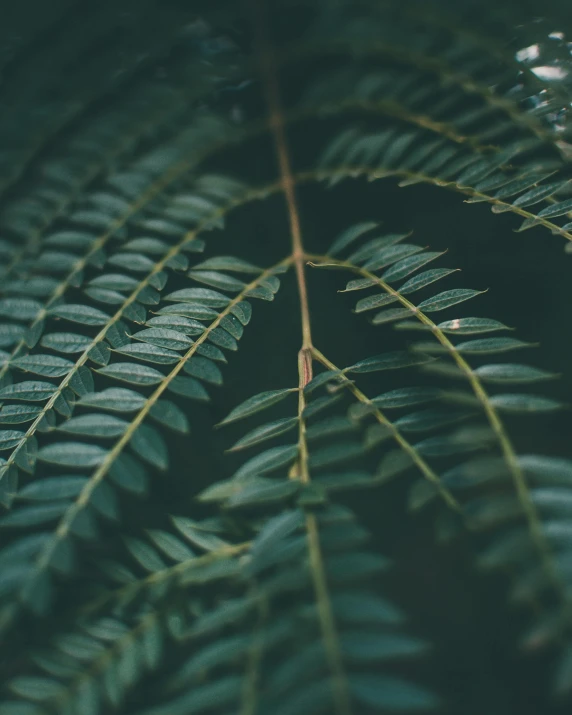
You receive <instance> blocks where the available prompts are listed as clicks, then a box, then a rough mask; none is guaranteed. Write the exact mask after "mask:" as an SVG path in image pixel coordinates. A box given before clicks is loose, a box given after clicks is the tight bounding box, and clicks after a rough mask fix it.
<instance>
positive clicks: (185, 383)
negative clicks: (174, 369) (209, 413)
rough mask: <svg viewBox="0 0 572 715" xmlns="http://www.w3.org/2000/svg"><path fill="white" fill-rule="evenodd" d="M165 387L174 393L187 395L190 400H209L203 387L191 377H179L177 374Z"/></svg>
mask: <svg viewBox="0 0 572 715" xmlns="http://www.w3.org/2000/svg"><path fill="white" fill-rule="evenodd" d="M167 389H168V390H169V391H170V392H173V393H174V394H175V395H181V396H182V397H188V398H190V399H192V400H199V401H201V402H208V401H209V400H210V397H209V394H208V392H207V391H206V390H205V388H204V387H203V386H202V385H201V383H200V382H199V381H198V380H195V379H194V378H192V377H180V376H179V375H177V376H176V377H174V378H173V379H172V380H171V381H170V382H169V384H168V385H167Z"/></svg>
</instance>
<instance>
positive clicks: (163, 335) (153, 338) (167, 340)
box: [130, 328, 193, 350]
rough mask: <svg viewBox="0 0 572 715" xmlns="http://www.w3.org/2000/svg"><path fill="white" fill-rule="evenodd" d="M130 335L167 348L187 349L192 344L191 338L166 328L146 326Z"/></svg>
mask: <svg viewBox="0 0 572 715" xmlns="http://www.w3.org/2000/svg"><path fill="white" fill-rule="evenodd" d="M130 337H132V338H134V339H135V340H141V341H143V342H145V343H150V344H151V345H156V346H157V347H160V348H167V349H169V350H187V349H188V348H189V347H190V346H191V345H192V344H193V341H192V340H191V338H189V337H187V336H186V335H184V334H183V333H179V332H177V331H176V330H169V329H168V328H148V329H147V330H140V331H139V332H137V333H134V334H133V335H131V336H130Z"/></svg>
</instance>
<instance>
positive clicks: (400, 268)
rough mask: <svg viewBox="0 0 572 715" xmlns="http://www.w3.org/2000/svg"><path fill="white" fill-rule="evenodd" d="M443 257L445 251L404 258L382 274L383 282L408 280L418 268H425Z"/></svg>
mask: <svg viewBox="0 0 572 715" xmlns="http://www.w3.org/2000/svg"><path fill="white" fill-rule="evenodd" d="M442 255H443V251H441V252H440V253H439V252H436V251H433V252H427V253H422V254H421V255H415V256H411V257H409V258H404V259H403V260H401V261H399V262H398V263H395V264H394V265H393V266H391V268H388V269H387V270H386V271H385V272H384V273H382V275H381V280H382V281H387V282H388V283H391V282H392V281H398V280H401V279H402V278H406V277H407V276H408V275H410V274H411V273H414V272H415V271H416V270H417V269H418V268H421V266H424V265H425V264H426V263H430V262H431V261H434V260H435V259H436V258H439V256H442Z"/></svg>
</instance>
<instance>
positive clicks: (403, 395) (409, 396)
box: [373, 387, 440, 410]
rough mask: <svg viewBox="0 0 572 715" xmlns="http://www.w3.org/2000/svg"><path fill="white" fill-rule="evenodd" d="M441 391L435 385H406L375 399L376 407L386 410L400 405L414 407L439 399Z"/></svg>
mask: <svg viewBox="0 0 572 715" xmlns="http://www.w3.org/2000/svg"><path fill="white" fill-rule="evenodd" d="M439 395H440V392H439V390H438V389H436V388H434V387H404V388H401V389H398V390H391V391H390V392H386V393H384V394H383V395H378V396H377V397H375V398H374V399H373V403H374V405H375V406H376V407H381V408H382V409H384V410H387V409H391V408H393V409H395V408H399V407H412V406H413V405H421V404H424V403H427V402H433V401H434V400H436V399H438V398H439Z"/></svg>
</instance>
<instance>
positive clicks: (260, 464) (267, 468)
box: [234, 444, 298, 480]
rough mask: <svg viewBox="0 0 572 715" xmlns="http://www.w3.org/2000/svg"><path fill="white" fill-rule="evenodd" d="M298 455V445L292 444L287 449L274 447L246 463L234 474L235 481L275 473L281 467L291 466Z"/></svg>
mask: <svg viewBox="0 0 572 715" xmlns="http://www.w3.org/2000/svg"><path fill="white" fill-rule="evenodd" d="M297 454H298V445H297V444H292V445H287V446H285V447H272V448H271V449H267V450H266V451H265V452H262V453H261V454H257V455H256V456H255V457H252V458H251V459H249V460H248V462H245V463H244V464H243V465H242V467H240V469H238V470H237V471H236V472H235V474H234V479H236V480H243V479H247V478H248V477H253V476H258V475H261V474H267V473H269V472H274V471H275V470H277V469H280V468H281V467H285V466H287V465H288V464H291V463H292V462H293V461H294V459H295V458H296V456H297Z"/></svg>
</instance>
